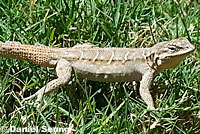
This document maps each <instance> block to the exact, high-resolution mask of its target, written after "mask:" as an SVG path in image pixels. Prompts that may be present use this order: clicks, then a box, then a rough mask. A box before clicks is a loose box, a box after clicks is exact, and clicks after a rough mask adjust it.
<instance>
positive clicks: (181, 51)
mask: <svg viewBox="0 0 200 134" xmlns="http://www.w3.org/2000/svg"><path fill="white" fill-rule="evenodd" d="M153 50H155V53H154V54H155V62H156V64H157V65H158V66H160V68H162V69H166V68H175V67H177V66H178V65H179V64H180V63H181V61H182V60H183V59H184V58H185V57H187V56H188V55H190V54H191V53H192V52H193V51H194V50H195V46H194V45H192V44H191V43H190V42H189V41H188V40H187V39H186V38H183V37H181V38H178V39H174V40H171V41H165V42H161V43H158V44H157V45H154V46H153Z"/></svg>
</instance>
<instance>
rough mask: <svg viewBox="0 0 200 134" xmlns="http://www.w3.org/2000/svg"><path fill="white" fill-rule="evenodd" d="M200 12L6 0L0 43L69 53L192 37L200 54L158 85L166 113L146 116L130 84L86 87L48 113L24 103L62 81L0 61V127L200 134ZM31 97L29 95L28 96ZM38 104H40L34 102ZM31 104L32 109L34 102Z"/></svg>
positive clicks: (72, 86)
mask: <svg viewBox="0 0 200 134" xmlns="http://www.w3.org/2000/svg"><path fill="white" fill-rule="evenodd" d="M199 22H200V4H199V3H198V2H197V1H189V0H188V1H186V0H182V1H180V2H179V0H176V1H175V0H174V1H173V0H169V1H162V0H145V1H139V0H138V1H135V0H127V1H123V0H116V1H115V2H114V1H112V0H57V1H56V0H45V1H44V0H43V1H41V0H38V1H37V2H36V3H35V4H34V1H33V0H29V1H28V0H8V1H6V0H1V1H0V41H2V42H4V41H7V40H11V41H19V42H21V43H23V44H34V43H36V42H39V43H41V44H45V45H48V46H53V47H71V46H74V45H76V44H77V43H84V42H90V43H93V44H95V45H98V46H100V47H111V46H112V47H148V46H152V45H153V44H155V43H158V42H161V41H165V40H170V39H174V38H177V37H187V38H188V39H189V40H190V41H191V43H193V44H194V45H195V46H196V51H195V52H194V53H193V54H192V55H191V56H190V57H188V58H187V59H185V60H184V61H183V62H182V63H181V65H180V66H179V67H177V68H176V69H174V70H166V71H164V72H162V73H160V74H159V75H158V76H156V77H155V79H154V83H153V84H152V88H151V91H152V95H153V98H154V101H155V104H156V107H157V108H159V109H164V110H161V111H148V110H146V105H145V103H144V102H143V101H142V100H141V98H140V96H139V93H138V91H137V90H133V86H132V84H131V83H100V82H92V81H87V80H86V79H84V80H80V79H77V78H76V77H75V76H73V77H72V79H71V81H70V83H69V84H68V85H66V86H63V87H62V88H60V89H59V90H57V91H55V92H54V93H52V94H50V95H46V96H45V97H44V99H45V100H46V101H47V104H48V105H45V104H44V103H42V106H44V107H42V109H37V108H36V107H33V106H31V105H25V104H24V103H21V101H22V95H23V96H29V95H30V94H33V93H34V92H36V91H37V90H38V89H40V88H41V87H42V86H44V85H45V84H46V83H47V82H48V81H50V80H52V79H54V78H56V75H55V71H54V69H49V68H44V67H39V66H37V65H33V64H32V63H30V62H27V61H25V62H23V61H18V60H13V59H5V58H0V81H1V86H0V105H1V107H0V117H1V119H0V126H1V128H3V127H4V128H7V127H9V126H16V127H36V126H38V127H39V129H40V130H41V127H42V126H51V127H64V128H68V127H69V124H73V133H78V134H79V133H80V134H84V133H116V134H118V133H126V134H128V133H130V134H131V133H141V134H142V133H158V134H159V133H167V134H168V133H170V134H173V133H180V134H182V133H183V134H186V133H187V134H189V133H200V101H199V100H200V92H199V89H200V53H199V51H200V45H199V44H200V23H199ZM23 90H25V92H24V93H22V91H23ZM34 100H35V99H34ZM34 100H33V101H34Z"/></svg>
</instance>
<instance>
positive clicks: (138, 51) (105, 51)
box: [0, 37, 195, 110]
mask: <svg viewBox="0 0 200 134" xmlns="http://www.w3.org/2000/svg"><path fill="white" fill-rule="evenodd" d="M194 50H195V46H194V45H192V44H191V43H190V42H189V41H188V39H187V38H184V37H180V38H178V39H173V40H170V41H164V42H160V43H157V44H155V45H154V46H152V47H147V48H115V47H111V48H100V47H97V46H95V45H93V44H87V43H85V44H78V45H75V46H74V47H70V48H58V47H55V48H53V47H49V46H42V45H24V44H21V43H12V42H5V43H0V56H2V57H5V58H15V59H19V60H27V61H31V62H33V63H34V64H38V65H40V66H44V67H51V68H55V71H56V74H57V78H56V79H54V80H52V81H50V82H48V83H47V84H46V85H45V86H44V87H42V88H41V89H40V90H38V91H37V92H36V93H34V94H33V95H30V96H29V97H26V98H24V100H25V101H26V100H29V99H31V98H33V97H36V96H37V99H36V102H40V101H41V100H42V97H43V95H44V94H46V93H50V92H52V91H54V90H56V89H58V88H59V87H61V86H63V85H64V84H67V83H68V82H69V80H70V77H71V74H72V73H74V72H75V73H76V74H77V76H78V77H80V78H87V79H88V80H92V81H103V82H132V81H140V87H139V93H140V96H141V98H142V99H143V101H144V102H145V103H146V104H147V109H152V110H154V109H155V106H154V102H153V98H152V96H151V93H150V87H151V83H152V81H153V78H154V77H155V76H156V75H157V74H158V73H160V72H161V71H163V70H165V69H169V68H175V67H177V66H178V65H179V64H180V63H181V61H182V60H183V59H184V58H185V57H187V56H188V55H190V54H191V53H192V52H193V51H194Z"/></svg>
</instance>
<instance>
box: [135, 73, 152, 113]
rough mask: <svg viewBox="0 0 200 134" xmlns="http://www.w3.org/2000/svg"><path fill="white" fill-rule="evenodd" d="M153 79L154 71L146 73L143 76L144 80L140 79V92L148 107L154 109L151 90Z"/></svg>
mask: <svg viewBox="0 0 200 134" xmlns="http://www.w3.org/2000/svg"><path fill="white" fill-rule="evenodd" d="M152 80H153V73H152V72H148V73H145V74H144V75H143V76H142V80H141V81H140V88H139V92H140V96H141V98H142V99H143V100H144V102H145V103H146V104H147V109H152V110H153V109H155V107H154V103H153V99H152V96H151V94H150V91H149V89H150V86H151V83H152Z"/></svg>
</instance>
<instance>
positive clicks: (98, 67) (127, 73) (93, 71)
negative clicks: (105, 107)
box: [72, 61, 142, 82]
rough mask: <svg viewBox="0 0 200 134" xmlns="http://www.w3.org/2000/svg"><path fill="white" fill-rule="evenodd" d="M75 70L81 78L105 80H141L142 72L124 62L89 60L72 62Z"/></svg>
mask: <svg viewBox="0 0 200 134" xmlns="http://www.w3.org/2000/svg"><path fill="white" fill-rule="evenodd" d="M72 67H73V69H74V71H75V72H76V73H77V76H78V77H80V78H87V79H88V80H92V81H103V82H131V81H140V80H141V78H142V74H141V73H139V72H138V71H137V70H135V69H134V67H132V68H131V67H129V66H126V65H122V64H117V63H112V65H110V64H105V63H104V64H102V63H100V62H99V63H88V62H83V61H81V62H74V63H72Z"/></svg>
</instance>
